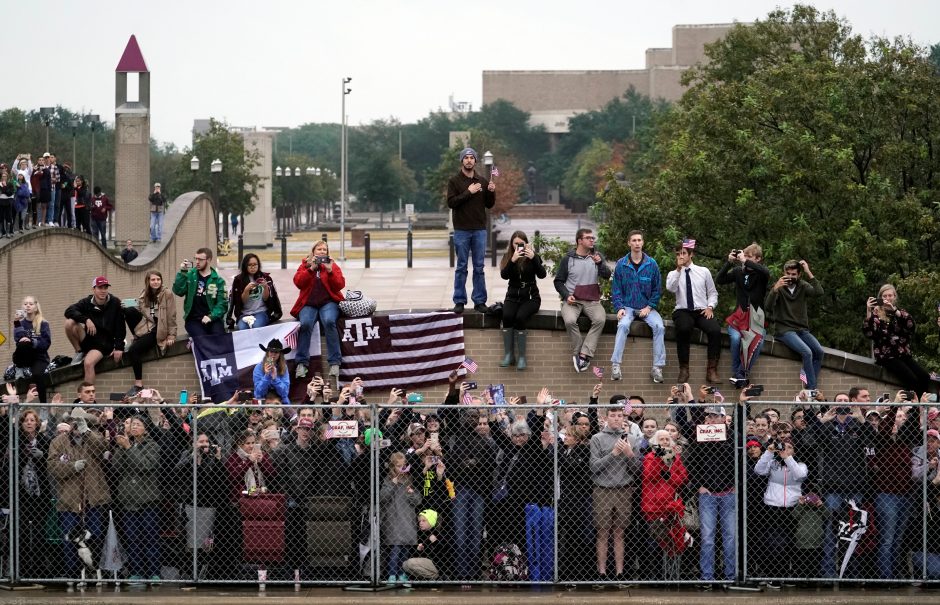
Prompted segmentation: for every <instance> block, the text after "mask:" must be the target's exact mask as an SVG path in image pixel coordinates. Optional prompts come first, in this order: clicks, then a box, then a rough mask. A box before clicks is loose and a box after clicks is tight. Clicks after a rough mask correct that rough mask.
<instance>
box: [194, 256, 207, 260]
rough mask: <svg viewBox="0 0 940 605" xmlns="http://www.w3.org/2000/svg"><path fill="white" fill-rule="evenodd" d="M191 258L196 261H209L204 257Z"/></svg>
mask: <svg viewBox="0 0 940 605" xmlns="http://www.w3.org/2000/svg"><path fill="white" fill-rule="evenodd" d="M193 258H195V259H196V260H197V261H207V260H209V259H207V258H206V257H205V256H203V257H202V258H200V257H198V256H194V257H193Z"/></svg>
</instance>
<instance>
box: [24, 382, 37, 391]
mask: <svg viewBox="0 0 940 605" xmlns="http://www.w3.org/2000/svg"><path fill="white" fill-rule="evenodd" d="M35 388H36V383H35V382H31V383H29V387H28V388H27V389H26V392H29V391H32V390H33V389H35Z"/></svg>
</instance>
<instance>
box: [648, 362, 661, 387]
mask: <svg viewBox="0 0 940 605" xmlns="http://www.w3.org/2000/svg"><path fill="white" fill-rule="evenodd" d="M650 378H652V379H653V382H655V383H656V384H662V382H663V369H662V368H657V367H655V366H654V367H653V369H652V370H650Z"/></svg>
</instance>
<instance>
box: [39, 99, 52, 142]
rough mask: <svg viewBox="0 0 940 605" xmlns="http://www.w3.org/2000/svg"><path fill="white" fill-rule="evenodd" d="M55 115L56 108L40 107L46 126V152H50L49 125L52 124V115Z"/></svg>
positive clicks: (40, 113)
mask: <svg viewBox="0 0 940 605" xmlns="http://www.w3.org/2000/svg"><path fill="white" fill-rule="evenodd" d="M54 113H55V107H40V108H39V115H41V116H42V123H43V124H45V125H46V151H49V124H50V123H51V122H52V115H53V114H54Z"/></svg>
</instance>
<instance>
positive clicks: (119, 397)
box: [108, 393, 124, 401]
mask: <svg viewBox="0 0 940 605" xmlns="http://www.w3.org/2000/svg"><path fill="white" fill-rule="evenodd" d="M108 401H124V393H110V394H109V395H108Z"/></svg>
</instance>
